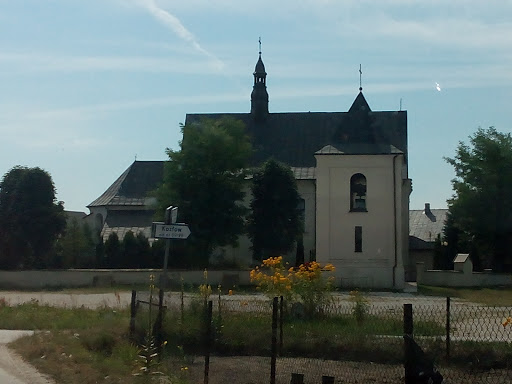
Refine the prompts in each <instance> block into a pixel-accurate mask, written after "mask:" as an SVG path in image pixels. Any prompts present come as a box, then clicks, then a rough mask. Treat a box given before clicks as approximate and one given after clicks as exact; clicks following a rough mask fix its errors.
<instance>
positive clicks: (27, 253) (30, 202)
mask: <svg viewBox="0 0 512 384" xmlns="http://www.w3.org/2000/svg"><path fill="white" fill-rule="evenodd" d="M65 226H66V218H65V215H64V207H63V203H62V202H57V201H56V198H55V186H54V184H53V181H52V178H51V176H50V174H49V173H47V172H46V171H44V170H42V169H41V168H27V167H21V166H16V167H14V168H12V169H11V170H10V171H9V172H7V173H6V174H5V175H4V177H3V179H2V181H1V182H0V234H1V236H0V268H3V269H12V268H25V269H29V268H45V267H47V265H48V264H49V259H50V257H51V252H52V250H53V247H54V244H55V241H56V239H57V237H58V236H59V234H60V233H62V232H63V231H64V228H65Z"/></svg>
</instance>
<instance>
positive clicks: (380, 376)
mask: <svg viewBox="0 0 512 384" xmlns="http://www.w3.org/2000/svg"><path fill="white" fill-rule="evenodd" d="M179 368H180V367H179V366H177V371H178V372H179ZM440 371H441V373H442V374H443V376H444V381H443V384H460V383H464V384H477V383H478V384H480V383H493V384H494V383H496V384H498V383H499V384H505V383H512V372H510V371H507V370H491V371H489V372H480V373H471V372H468V371H465V370H456V369H446V368H440ZM292 373H301V374H304V383H305V384H320V383H321V382H322V376H323V375H326V376H333V377H334V378H335V383H336V384H349V383H350V384H362V383H369V384H371V383H379V384H403V382H404V368H403V366H402V365H384V364H373V363H356V362H342V361H332V360H314V359H302V358H300V359H296V358H279V359H278V360H277V366H276V383H277V384H289V383H290V379H291V374H292ZM181 374H182V376H184V377H187V378H188V379H189V381H190V383H203V378H204V358H198V359H196V360H195V361H194V362H193V364H189V365H187V369H186V370H182V371H181ZM269 382H270V358H266V357H253V356H247V357H212V358H211V359H210V370H209V384H225V383H230V384H268V383H269Z"/></svg>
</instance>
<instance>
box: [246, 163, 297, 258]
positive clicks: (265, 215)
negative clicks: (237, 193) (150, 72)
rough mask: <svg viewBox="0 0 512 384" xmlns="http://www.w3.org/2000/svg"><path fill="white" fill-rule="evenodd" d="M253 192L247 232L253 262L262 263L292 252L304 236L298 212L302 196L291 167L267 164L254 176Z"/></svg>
mask: <svg viewBox="0 0 512 384" xmlns="http://www.w3.org/2000/svg"><path fill="white" fill-rule="evenodd" d="M251 190H252V196H253V198H252V201H251V213H250V214H249V218H248V226H247V228H248V235H249V238H250V239H251V241H252V250H253V256H254V259H255V260H260V261H261V260H262V259H266V258H267V257H275V256H279V255H281V254H283V253H287V252H289V251H290V250H292V249H293V247H294V243H295V241H297V240H301V239H300V237H299V235H301V234H302V232H303V224H302V217H301V214H300V211H299V210H298V209H297V208H298V205H299V202H300V195H299V193H298V191H297V182H296V180H295V177H294V176H293V173H292V171H291V169H290V167H288V166H286V165H283V164H280V163H278V162H277V161H275V160H272V159H271V160H268V161H267V162H266V163H265V164H264V165H263V167H262V168H261V169H260V170H258V171H257V172H256V173H255V174H254V176H253V182H252V187H251ZM299 243H301V241H299ZM302 258H303V256H302Z"/></svg>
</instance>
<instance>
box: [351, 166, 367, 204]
mask: <svg viewBox="0 0 512 384" xmlns="http://www.w3.org/2000/svg"><path fill="white" fill-rule="evenodd" d="M350 211H351V212H367V210H366V177H364V175H363V174H361V173H356V174H355V175H352V177H351V178H350Z"/></svg>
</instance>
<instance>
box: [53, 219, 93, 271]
mask: <svg viewBox="0 0 512 384" xmlns="http://www.w3.org/2000/svg"><path fill="white" fill-rule="evenodd" d="M56 253H57V260H56V262H55V263H54V265H53V266H54V267H57V268H58V267H61V268H86V267H92V266H94V256H95V245H94V242H93V240H92V232H91V229H90V227H89V226H88V225H87V223H84V224H81V223H80V222H79V221H78V219H76V218H73V219H72V220H71V221H70V222H69V223H68V225H67V227H66V230H65V233H64V235H63V236H61V237H60V238H59V239H58V240H57V252H56Z"/></svg>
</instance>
